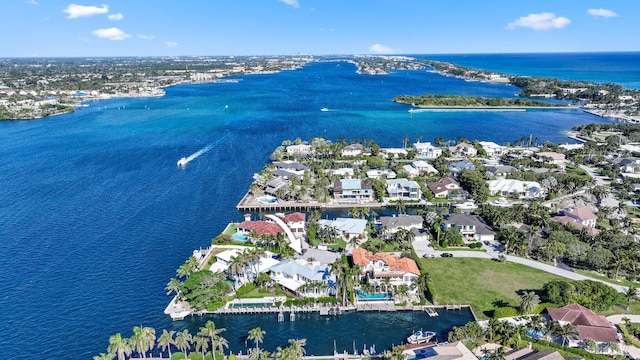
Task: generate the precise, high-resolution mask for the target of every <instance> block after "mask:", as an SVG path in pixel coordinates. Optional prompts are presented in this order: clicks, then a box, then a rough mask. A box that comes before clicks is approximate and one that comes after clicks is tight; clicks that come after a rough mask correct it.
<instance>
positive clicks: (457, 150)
mask: <svg viewBox="0 0 640 360" xmlns="http://www.w3.org/2000/svg"><path fill="white" fill-rule="evenodd" d="M449 152H450V153H451V154H452V155H457V156H462V157H467V156H469V157H473V156H476V155H478V149H476V147H475V146H473V145H471V144H467V143H459V144H458V145H456V146H451V147H449Z"/></svg>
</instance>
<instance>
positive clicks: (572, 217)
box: [551, 206, 600, 236]
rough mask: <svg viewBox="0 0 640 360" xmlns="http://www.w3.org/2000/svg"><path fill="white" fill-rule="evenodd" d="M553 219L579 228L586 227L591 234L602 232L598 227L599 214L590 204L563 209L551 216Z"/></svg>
mask: <svg viewBox="0 0 640 360" xmlns="http://www.w3.org/2000/svg"><path fill="white" fill-rule="evenodd" d="M551 221H555V222H559V223H562V224H565V225H569V226H572V227H574V228H576V229H578V230H582V229H585V230H586V231H587V233H588V234H589V235H591V236H595V235H598V234H599V233H600V230H598V229H596V223H597V222H598V216H597V215H596V214H595V213H594V212H593V210H591V208H590V207H589V206H576V207H572V208H567V209H562V210H560V211H559V214H558V215H556V216H553V217H552V218H551Z"/></svg>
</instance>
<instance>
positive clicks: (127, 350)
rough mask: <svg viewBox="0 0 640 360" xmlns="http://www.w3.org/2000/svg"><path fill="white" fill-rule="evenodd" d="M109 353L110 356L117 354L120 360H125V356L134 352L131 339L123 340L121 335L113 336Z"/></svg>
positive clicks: (110, 340)
mask: <svg viewBox="0 0 640 360" xmlns="http://www.w3.org/2000/svg"><path fill="white" fill-rule="evenodd" d="M107 351H108V352H109V354H116V355H117V356H118V360H124V356H125V355H126V356H129V355H131V351H132V350H131V344H130V343H129V339H127V338H123V337H122V335H120V333H117V334H115V335H112V336H111V337H109V347H108V349H107Z"/></svg>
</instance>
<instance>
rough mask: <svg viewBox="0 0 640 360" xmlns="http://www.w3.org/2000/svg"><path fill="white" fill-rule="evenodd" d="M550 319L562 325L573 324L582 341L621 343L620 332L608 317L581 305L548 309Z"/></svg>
mask: <svg viewBox="0 0 640 360" xmlns="http://www.w3.org/2000/svg"><path fill="white" fill-rule="evenodd" d="M547 312H548V313H549V317H550V318H551V320H553V321H557V322H558V323H560V325H565V324H572V325H573V326H575V327H576V330H577V331H578V337H579V338H580V339H581V340H585V339H589V340H593V341H595V342H599V343H610V342H615V343H617V342H619V340H618V332H617V331H616V328H615V327H614V326H613V325H611V323H610V322H609V320H607V318H606V317H604V316H601V315H598V314H596V313H594V312H593V311H591V310H589V309H587V308H586V307H584V306H582V305H580V304H569V305H567V306H563V307H561V308H547Z"/></svg>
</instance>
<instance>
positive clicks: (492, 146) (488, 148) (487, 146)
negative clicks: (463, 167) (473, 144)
mask: <svg viewBox="0 0 640 360" xmlns="http://www.w3.org/2000/svg"><path fill="white" fill-rule="evenodd" d="M478 144H480V146H481V147H482V149H483V150H484V151H485V152H486V153H487V156H489V157H494V156H502V155H504V154H506V153H507V147H506V146H502V145H498V144H496V143H494V142H492V141H479V142H478Z"/></svg>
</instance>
